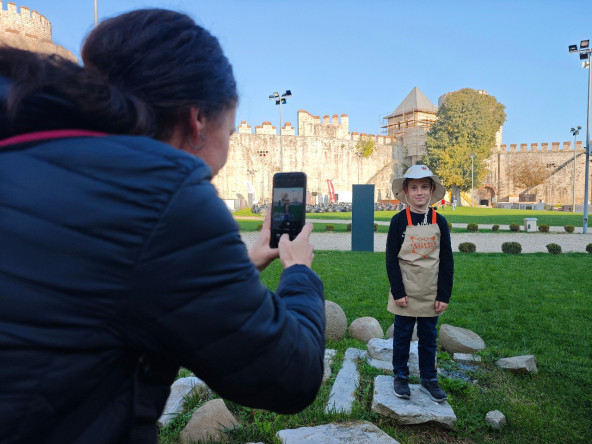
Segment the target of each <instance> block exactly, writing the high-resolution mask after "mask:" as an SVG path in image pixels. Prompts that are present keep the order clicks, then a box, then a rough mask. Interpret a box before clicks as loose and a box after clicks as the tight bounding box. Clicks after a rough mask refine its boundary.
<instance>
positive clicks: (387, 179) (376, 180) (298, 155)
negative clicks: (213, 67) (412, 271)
mask: <svg viewBox="0 0 592 444" xmlns="http://www.w3.org/2000/svg"><path fill="white" fill-rule="evenodd" d="M297 126H298V133H299V134H298V135H295V131H294V130H295V129H294V128H293V127H292V126H291V125H290V123H289V122H287V123H286V124H285V125H284V127H283V128H282V145H283V152H284V159H283V164H284V171H304V172H305V173H306V175H307V177H308V190H309V191H311V192H317V193H320V194H323V195H326V194H327V193H328V190H327V182H326V181H327V179H331V180H332V181H333V185H334V187H335V191H336V192H337V193H339V192H340V191H351V190H352V185H353V184H356V183H373V184H375V191H376V195H375V198H376V199H378V198H382V199H385V198H387V197H388V195H390V194H391V191H390V186H391V182H392V180H393V171H394V168H395V167H396V165H398V164H399V163H400V162H399V159H398V158H397V154H396V153H395V149H394V146H393V140H392V138H391V137H385V136H380V135H379V136H375V135H366V134H358V133H349V132H347V130H348V127H349V119H348V117H347V115H345V114H342V115H341V121H339V119H338V116H337V115H336V114H335V115H333V116H332V118H329V116H324V118H323V120H322V121H321V118H320V117H319V116H313V115H312V114H310V113H308V112H306V111H302V110H301V111H298V125H297ZM360 137H371V138H373V139H374V140H375V143H376V150H375V152H374V153H373V154H372V156H371V157H370V158H367V159H360V158H359V157H358V156H357V155H356V152H355V147H356V144H357V142H358V140H359V139H360ZM279 165H280V136H279V135H278V134H277V128H276V127H274V126H273V125H272V124H271V123H270V122H263V124H262V125H260V126H256V127H255V133H253V132H252V127H251V126H250V125H248V124H247V122H245V121H243V122H241V124H240V126H239V127H238V130H237V132H236V133H235V134H233V135H232V136H231V138H230V154H229V156H228V162H227V163H226V166H225V167H224V168H223V169H222V170H221V171H220V173H219V174H218V176H217V177H216V178H215V179H214V181H213V182H214V184H215V185H216V187H217V188H218V190H219V192H220V196H221V197H223V198H225V199H236V198H240V197H243V198H245V199H246V198H247V195H248V185H247V183H246V182H247V181H248V182H250V183H251V184H252V185H253V187H254V188H255V191H256V192H257V196H258V197H259V199H260V200H261V195H262V194H263V199H264V200H266V201H268V200H269V197H270V192H271V183H272V177H273V174H274V173H275V172H277V171H279ZM358 174H359V181H358Z"/></svg>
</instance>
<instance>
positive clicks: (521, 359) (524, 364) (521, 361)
mask: <svg viewBox="0 0 592 444" xmlns="http://www.w3.org/2000/svg"><path fill="white" fill-rule="evenodd" d="M496 364H497V365H498V367H501V368H503V369H506V370H510V371H511V372H514V373H531V372H532V373H538V369H537V365H536V358H535V357H534V355H525V356H514V357H512V358H502V359H499V360H497V361H496Z"/></svg>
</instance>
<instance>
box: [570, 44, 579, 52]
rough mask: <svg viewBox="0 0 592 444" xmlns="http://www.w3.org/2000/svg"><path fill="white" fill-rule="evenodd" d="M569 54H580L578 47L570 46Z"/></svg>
mask: <svg viewBox="0 0 592 444" xmlns="http://www.w3.org/2000/svg"><path fill="white" fill-rule="evenodd" d="M569 52H578V45H569Z"/></svg>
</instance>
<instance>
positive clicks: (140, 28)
mask: <svg viewBox="0 0 592 444" xmlns="http://www.w3.org/2000/svg"><path fill="white" fill-rule="evenodd" d="M82 59H83V61H84V65H85V68H86V69H87V70H89V72H92V73H95V74H98V75H102V76H104V77H105V78H106V79H107V81H108V82H109V83H111V84H114V85H116V86H118V87H119V88H121V89H123V90H124V91H129V92H130V93H131V94H132V95H133V96H135V97H137V98H139V99H140V100H142V101H144V102H146V103H147V104H148V106H149V107H150V108H151V109H152V110H153V112H154V114H155V115H154V117H155V120H154V125H155V128H154V130H153V134H152V135H154V136H155V137H156V138H158V139H164V138H167V137H168V136H169V135H170V131H171V130H172V128H173V126H174V124H175V123H176V122H178V119H179V117H180V115H182V114H183V113H186V112H188V110H189V109H190V108H191V107H197V108H198V109H199V110H200V111H201V112H204V113H205V115H206V117H216V116H217V115H218V114H219V113H221V112H222V111H223V110H224V109H226V108H228V107H229V106H232V105H234V104H236V102H237V100H238V95H237V92H236V81H235V79H234V75H233V73H232V65H231V64H230V63H229V61H228V59H227V58H226V56H225V55H224V53H223V51H222V48H221V47H220V44H219V43H218V39H216V38H215V37H213V36H212V35H211V34H210V33H209V32H208V31H206V30H205V29H203V28H202V27H200V26H198V25H196V24H195V22H194V21H193V20H192V19H191V18H189V17H188V16H187V15H185V14H181V13H179V12H174V11H169V10H164V9H141V10H137V11H132V12H128V13H126V14H122V15H119V16H117V17H113V18H110V19H108V20H105V21H103V22H102V23H101V24H99V26H98V27H97V28H95V29H94V30H93V31H92V32H91V33H90V34H89V36H88V37H87V39H86V41H85V43H84V46H83V48H82Z"/></svg>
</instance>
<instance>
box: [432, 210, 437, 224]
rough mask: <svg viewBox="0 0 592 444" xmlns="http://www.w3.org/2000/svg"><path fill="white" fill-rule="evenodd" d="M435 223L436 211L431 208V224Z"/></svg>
mask: <svg viewBox="0 0 592 444" xmlns="http://www.w3.org/2000/svg"><path fill="white" fill-rule="evenodd" d="M435 223H436V210H434V209H433V208H432V224H435Z"/></svg>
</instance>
